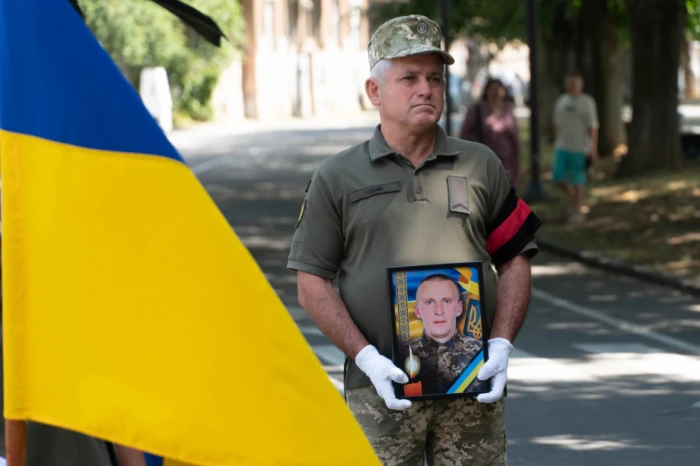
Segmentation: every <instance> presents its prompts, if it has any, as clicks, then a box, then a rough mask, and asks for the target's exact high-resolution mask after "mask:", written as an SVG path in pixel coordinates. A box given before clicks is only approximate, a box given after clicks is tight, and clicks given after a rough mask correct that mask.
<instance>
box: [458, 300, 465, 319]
mask: <svg viewBox="0 0 700 466" xmlns="http://www.w3.org/2000/svg"><path fill="white" fill-rule="evenodd" d="M463 312H464V305H463V304H462V300H461V299H460V300H459V307H458V308H457V317H459V316H461V315H462V313H463Z"/></svg>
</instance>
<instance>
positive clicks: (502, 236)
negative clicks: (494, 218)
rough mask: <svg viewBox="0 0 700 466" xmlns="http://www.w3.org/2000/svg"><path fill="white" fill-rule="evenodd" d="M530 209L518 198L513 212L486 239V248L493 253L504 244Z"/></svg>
mask: <svg viewBox="0 0 700 466" xmlns="http://www.w3.org/2000/svg"><path fill="white" fill-rule="evenodd" d="M531 212H532V209H530V207H529V206H528V205H527V204H526V203H525V202H524V201H523V200H522V199H518V204H517V205H516V206H515V209H513V212H511V214H510V215H509V216H508V218H507V219H505V220H504V221H503V223H501V224H500V225H498V228H496V229H495V230H494V231H493V232H492V233H491V234H490V235H489V237H488V238H487V239H486V250H487V251H488V253H489V254H493V253H494V252H496V251H498V249H499V248H500V247H501V246H503V245H504V244H506V243H507V242H508V241H509V240H510V239H511V238H512V237H513V236H515V234H516V233H517V232H518V231H519V230H520V229H521V228H522V226H523V224H524V223H525V220H527V217H528V215H530V213H531Z"/></svg>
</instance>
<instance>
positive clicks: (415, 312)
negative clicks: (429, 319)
mask: <svg viewBox="0 0 700 466" xmlns="http://www.w3.org/2000/svg"><path fill="white" fill-rule="evenodd" d="M413 313H414V314H415V315H416V317H417V318H418V320H423V316H422V315H420V307H418V303H416V305H415V306H413Z"/></svg>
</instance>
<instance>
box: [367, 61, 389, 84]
mask: <svg viewBox="0 0 700 466" xmlns="http://www.w3.org/2000/svg"><path fill="white" fill-rule="evenodd" d="M391 65H392V63H391V59H389V58H382V59H381V60H379V61H378V62H377V63H375V65H374V66H373V67H372V69H371V70H370V71H369V77H370V78H372V79H376V80H377V82H379V85H380V86H383V85H384V83H385V82H386V73H387V72H388V71H389V70H390V69H391Z"/></svg>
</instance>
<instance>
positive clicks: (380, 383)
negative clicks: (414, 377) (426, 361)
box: [355, 345, 411, 411]
mask: <svg viewBox="0 0 700 466" xmlns="http://www.w3.org/2000/svg"><path fill="white" fill-rule="evenodd" d="M355 364H357V367H359V368H360V370H361V371H362V372H364V373H365V374H367V377H369V380H371V381H372V385H374V388H376V389H377V394H379V396H381V397H382V399H383V400H384V402H385V403H386V406H387V408H389V409H396V410H399V411H401V410H404V409H407V408H410V407H411V401H410V400H399V399H397V398H396V395H395V394H394V386H393V385H392V384H391V382H392V380H393V381H394V382H396V383H406V382H408V376H407V375H406V374H405V373H404V372H403V371H402V370H401V369H399V368H398V367H396V366H395V365H394V363H393V362H391V360H390V359H388V358H385V357H384V356H382V355H381V354H379V351H377V348H375V347H374V346H372V345H367V346H365V347H364V348H362V351H360V352H359V353H357V356H355Z"/></svg>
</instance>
